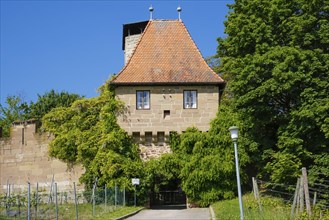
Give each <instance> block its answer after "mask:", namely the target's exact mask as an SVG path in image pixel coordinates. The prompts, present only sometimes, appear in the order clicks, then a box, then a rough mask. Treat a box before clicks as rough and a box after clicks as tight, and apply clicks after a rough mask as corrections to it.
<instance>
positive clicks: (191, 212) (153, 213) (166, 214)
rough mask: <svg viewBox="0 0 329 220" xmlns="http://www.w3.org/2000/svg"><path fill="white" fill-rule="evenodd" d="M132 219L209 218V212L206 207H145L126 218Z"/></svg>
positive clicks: (207, 219) (205, 219)
mask: <svg viewBox="0 0 329 220" xmlns="http://www.w3.org/2000/svg"><path fill="white" fill-rule="evenodd" d="M127 219H129V220H134V219H136V220H137V219H154V220H157V219H186V220H188V219H198V220H203V219H204V220H209V219H210V212H209V209H208V208H193V209H145V210H142V211H140V212H139V213H138V214H136V215H134V216H132V217H130V218H127Z"/></svg>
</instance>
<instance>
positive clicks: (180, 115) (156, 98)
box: [115, 85, 219, 136]
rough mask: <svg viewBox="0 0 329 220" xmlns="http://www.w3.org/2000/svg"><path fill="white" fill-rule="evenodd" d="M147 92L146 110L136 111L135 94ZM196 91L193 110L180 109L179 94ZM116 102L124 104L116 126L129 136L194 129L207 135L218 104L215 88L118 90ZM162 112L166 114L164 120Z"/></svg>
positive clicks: (162, 87)
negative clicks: (123, 111)
mask: <svg viewBox="0 0 329 220" xmlns="http://www.w3.org/2000/svg"><path fill="white" fill-rule="evenodd" d="M137 90H149V91H150V106H151V108H150V109H149V110H137V109H136V91H137ZM184 90H197V92H198V95H197V96H198V98H197V108H196V109H184V108H183V91H184ZM115 93H116V96H117V98H118V99H119V100H121V101H123V102H124V103H125V104H126V113H125V114H124V115H122V116H120V117H119V120H118V122H119V125H120V126H121V127H122V128H123V129H124V130H126V131H127V132H128V134H129V135H132V133H133V132H140V134H141V136H143V135H144V134H145V132H152V134H153V136H154V135H156V134H157V132H165V135H166V136H168V135H169V132H170V131H177V132H178V133H182V132H183V131H185V130H186V129H187V128H188V127H191V126H195V127H197V128H198V129H199V130H200V131H203V132H205V131H208V129H209V126H210V125H209V123H210V121H211V120H212V119H214V118H215V117H216V113H217V110H218V104H219V91H218V86H211V85H206V86H153V87H152V86H130V87H129V86H120V87H118V88H116V90H115ZM164 111H170V115H167V116H165V115H164Z"/></svg>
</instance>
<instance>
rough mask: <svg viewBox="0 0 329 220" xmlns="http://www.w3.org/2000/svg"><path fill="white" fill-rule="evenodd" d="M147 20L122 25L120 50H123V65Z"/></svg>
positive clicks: (131, 52)
mask: <svg viewBox="0 0 329 220" xmlns="http://www.w3.org/2000/svg"><path fill="white" fill-rule="evenodd" d="M148 22H149V21H142V22H138V23H132V24H125V25H123V38H122V50H123V51H124V60H125V65H126V64H127V62H128V61H129V59H130V57H131V55H132V54H133V52H134V50H135V48H136V45H137V43H138V41H139V39H140V38H141V36H142V34H143V32H144V29H145V27H146V25H147V23H148Z"/></svg>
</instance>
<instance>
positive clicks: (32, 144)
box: [0, 123, 84, 191]
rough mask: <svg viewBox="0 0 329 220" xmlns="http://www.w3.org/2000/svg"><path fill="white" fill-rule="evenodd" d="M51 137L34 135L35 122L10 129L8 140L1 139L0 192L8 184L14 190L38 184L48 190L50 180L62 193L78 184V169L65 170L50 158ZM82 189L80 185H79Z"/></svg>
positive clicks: (65, 166) (63, 165)
mask: <svg viewBox="0 0 329 220" xmlns="http://www.w3.org/2000/svg"><path fill="white" fill-rule="evenodd" d="M52 138H53V137H52V136H51V135H49V134H46V133H43V134H39V133H36V126H35V124H34V123H29V124H16V125H14V126H13V127H12V131H11V138H6V139H5V138H1V139H0V184H1V189H2V191H3V190H5V189H6V186H7V181H8V183H9V184H14V186H15V188H16V189H18V188H20V189H21V190H24V189H26V188H27V182H28V181H29V182H30V183H31V185H36V183H37V182H38V183H39V187H40V188H47V187H50V184H51V182H52V178H53V175H54V180H55V182H57V185H58V189H59V190H61V191H64V190H72V189H73V182H76V183H77V184H78V183H79V177H80V176H81V174H82V173H83V172H84V170H83V168H82V167H80V166H75V167H73V168H72V169H70V170H68V168H67V165H66V164H65V163H63V162H61V161H59V160H57V159H52V158H49V156H48V144H49V142H50V140H51V139H52ZM79 188H83V186H81V185H80V186H79Z"/></svg>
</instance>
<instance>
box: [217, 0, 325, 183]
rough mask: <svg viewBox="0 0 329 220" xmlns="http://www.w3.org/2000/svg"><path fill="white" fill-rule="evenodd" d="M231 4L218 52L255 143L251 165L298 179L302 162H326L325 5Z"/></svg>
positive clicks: (240, 0) (317, 0)
mask: <svg viewBox="0 0 329 220" xmlns="http://www.w3.org/2000/svg"><path fill="white" fill-rule="evenodd" d="M229 8H230V12H229V14H228V17H227V18H228V19H227V21H226V22H225V26H226V28H225V32H226V34H227V37H225V38H219V39H218V42H219V46H218V56H219V57H220V59H221V65H222V66H221V71H223V72H225V74H224V77H225V79H226V80H227V81H229V83H228V90H229V91H230V92H231V93H232V99H233V100H234V103H235V106H236V110H237V111H239V112H240V116H241V120H242V121H243V122H244V123H245V126H246V127H248V129H247V130H246V132H247V133H248V136H249V138H250V139H251V141H252V142H254V143H256V144H257V148H258V153H257V154H253V155H251V156H252V161H253V163H254V164H255V166H256V167H258V169H259V171H263V175H264V176H267V177H269V178H271V180H273V181H276V182H291V181H294V178H295V177H296V176H297V175H298V173H299V169H300V168H301V166H306V167H308V168H312V169H313V170H318V169H321V168H323V167H329V148H328V146H329V74H328V72H329V5H328V3H327V2H326V1H325V0H312V1H309V0H295V1H285V0H274V1H273V0H254V1H248V0H236V2H235V4H232V5H229ZM264 168H265V169H264ZM326 172H327V173H326V175H327V176H329V172H328V170H326Z"/></svg>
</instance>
